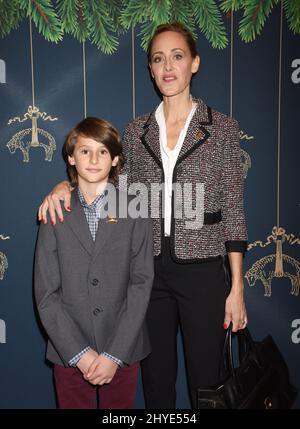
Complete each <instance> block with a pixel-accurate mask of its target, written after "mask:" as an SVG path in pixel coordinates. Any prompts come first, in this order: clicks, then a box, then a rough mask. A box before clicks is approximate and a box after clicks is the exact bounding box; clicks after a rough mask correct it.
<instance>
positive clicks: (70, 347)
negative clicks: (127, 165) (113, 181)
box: [34, 192, 154, 366]
mask: <svg viewBox="0 0 300 429" xmlns="http://www.w3.org/2000/svg"><path fill="white" fill-rule="evenodd" d="M117 195H119V193H117ZM71 198H72V199H71V204H72V211H71V212H70V213H68V212H66V211H65V210H64V209H63V208H62V210H63V211H64V222H63V223H57V225H55V226H52V225H51V222H50V220H49V219H48V222H47V224H45V225H43V224H41V225H40V229H39V234H38V240H37V246H36V255H35V270H34V271H35V285H34V291H35V298H36V302H37V307H38V311H39V315H40V318H41V321H42V324H43V326H44V328H45V330H46V332H47V335H48V345H47V354H46V357H47V359H48V360H49V361H51V362H53V363H56V364H60V365H64V366H68V362H69V361H70V360H71V359H72V358H73V357H74V356H76V355H77V354H78V353H79V352H80V351H82V350H83V349H84V348H85V347H87V346H90V347H91V348H92V349H94V350H95V351H97V352H98V353H101V352H103V351H105V352H106V353H108V354H110V355H112V356H115V357H117V358H118V359H120V360H122V361H123V362H125V363H127V364H132V363H134V362H137V361H140V360H141V359H143V358H144V357H146V356H147V355H148V354H149V353H150V350H151V349H150V342H149V337H148V331H147V327H146V323H145V314H146V310H147V306H148V302H149V298H150V293H151V289H152V282H153V276H154V273H153V238H152V225H151V219H142V218H137V219H133V218H130V217H128V218H122V219H121V218H120V217H119V215H118V211H117V212H116V217H113V221H110V219H107V218H101V219H100V220H99V224H98V231H97V234H96V240H95V242H94V241H93V239H92V235H91V232H90V230H89V226H88V223H87V220H86V216H85V213H84V210H83V207H82V206H81V204H80V201H79V198H78V194H77V192H72V196H71ZM118 201H119V200H118V198H117V204H118ZM117 207H118V206H117Z"/></svg>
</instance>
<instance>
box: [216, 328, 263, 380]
mask: <svg viewBox="0 0 300 429" xmlns="http://www.w3.org/2000/svg"><path fill="white" fill-rule="evenodd" d="M232 326H233V325H232V322H231V323H230V325H229V327H228V329H227V331H226V336H225V341H224V347H223V354H222V361H221V367H220V379H221V380H224V379H226V378H227V377H228V376H231V377H233V378H234V379H235V381H236V382H237V378H236V368H235V366H234V361H233V348H232V336H233V334H234V333H233V332H232ZM236 335H237V340H238V351H239V361H240V364H241V363H242V362H244V360H245V359H246V358H247V356H248V354H249V353H250V352H251V353H252V356H253V357H254V359H255V360H256V362H257V364H258V366H259V367H261V368H262V364H261V362H260V359H259V355H258V353H257V350H256V345H255V342H254V341H253V339H252V336H251V334H250V332H249V330H248V328H244V329H242V330H239V331H237V332H236ZM237 384H238V382H237Z"/></svg>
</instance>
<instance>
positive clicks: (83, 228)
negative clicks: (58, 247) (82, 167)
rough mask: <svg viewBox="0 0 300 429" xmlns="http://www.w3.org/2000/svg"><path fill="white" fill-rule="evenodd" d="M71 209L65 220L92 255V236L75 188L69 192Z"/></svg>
mask: <svg viewBox="0 0 300 429" xmlns="http://www.w3.org/2000/svg"><path fill="white" fill-rule="evenodd" d="M71 208H72V211H71V212H69V213H68V214H67V215H66V216H65V222H66V223H67V224H68V225H69V227H70V228H71V229H72V231H73V233H74V234H75V235H76V237H77V238H78V240H79V242H80V244H81V245H82V246H83V247H84V249H85V250H86V251H87V252H88V253H89V254H90V255H92V253H93V249H94V242H93V238H92V235H91V232H90V229H89V226H88V223H87V220H86V216H85V213H84V210H83V207H82V206H81V204H80V201H79V197H78V194H77V188H76V189H74V191H72V194H71Z"/></svg>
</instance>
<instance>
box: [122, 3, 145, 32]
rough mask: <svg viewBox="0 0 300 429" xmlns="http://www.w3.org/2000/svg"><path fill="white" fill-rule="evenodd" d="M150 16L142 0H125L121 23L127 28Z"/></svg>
mask: <svg viewBox="0 0 300 429" xmlns="http://www.w3.org/2000/svg"><path fill="white" fill-rule="evenodd" d="M146 16H148V12H147V8H146V7H145V4H144V3H143V2H142V1H140V0H125V1H124V6H123V9H122V12H121V18H120V20H121V24H122V26H123V27H124V28H125V29H126V30H129V28H131V27H134V26H135V25H137V24H139V23H141V22H143V21H144V19H145V17H146Z"/></svg>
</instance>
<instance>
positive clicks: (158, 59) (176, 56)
mask: <svg viewBox="0 0 300 429" xmlns="http://www.w3.org/2000/svg"><path fill="white" fill-rule="evenodd" d="M173 58H174V59H175V60H181V59H182V58H183V55H182V54H175V55H174V56H173ZM161 61H163V58H162V57H154V58H153V62H154V63H160V62H161Z"/></svg>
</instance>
